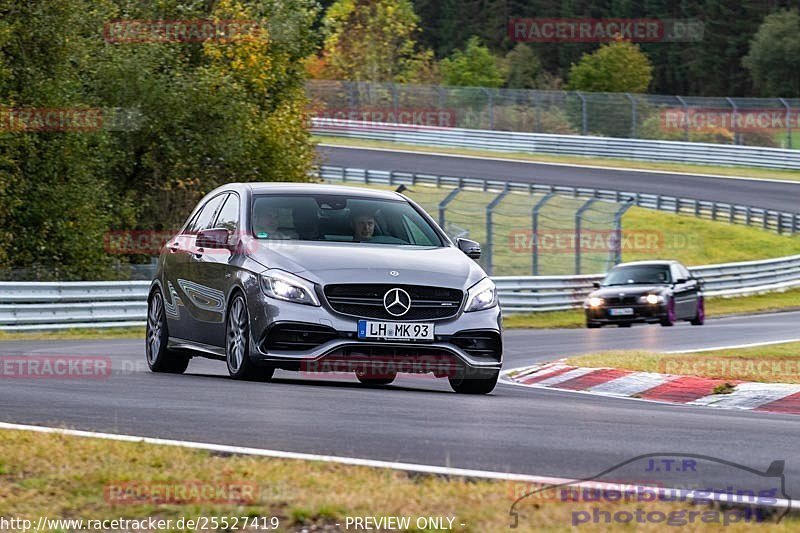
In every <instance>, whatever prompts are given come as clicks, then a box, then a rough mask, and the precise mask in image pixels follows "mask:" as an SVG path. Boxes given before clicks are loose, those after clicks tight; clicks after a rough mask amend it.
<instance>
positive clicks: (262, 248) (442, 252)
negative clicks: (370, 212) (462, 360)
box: [250, 240, 486, 289]
mask: <svg viewBox="0 0 800 533" xmlns="http://www.w3.org/2000/svg"><path fill="white" fill-rule="evenodd" d="M250 251H251V252H250V256H251V257H252V258H253V259H255V260H256V261H258V262H259V263H261V264H262V265H264V266H265V267H266V268H279V269H281V270H285V271H287V272H292V273H294V274H297V275H299V276H301V277H303V278H306V279H308V280H309V281H313V282H315V283H319V284H322V285H327V284H329V283H397V284H406V285H431V286H437V287H450V288H457V289H465V288H468V287H470V286H472V285H474V284H475V283H477V282H478V281H480V280H481V279H483V278H484V277H486V273H485V272H484V271H483V269H482V268H481V267H480V266H479V265H478V264H477V263H476V262H475V261H473V260H472V259H470V258H469V257H467V256H466V255H465V254H464V253H463V252H462V251H461V250H459V249H458V248H455V247H444V248H433V247H416V246H408V247H393V246H388V245H381V244H369V243H358V244H351V243H324V242H298V241H266V240H257V241H253V243H252V245H251V246H250ZM390 272H397V275H396V276H393V275H391V274H390Z"/></svg>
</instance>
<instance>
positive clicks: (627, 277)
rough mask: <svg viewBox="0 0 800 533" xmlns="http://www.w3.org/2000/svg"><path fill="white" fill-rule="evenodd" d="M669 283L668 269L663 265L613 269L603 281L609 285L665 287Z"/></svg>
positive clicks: (605, 284)
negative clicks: (652, 285) (653, 285)
mask: <svg viewBox="0 0 800 533" xmlns="http://www.w3.org/2000/svg"><path fill="white" fill-rule="evenodd" d="M668 283H670V275H669V267H667V266H663V265H636V266H626V267H620V268H615V269H613V270H612V271H611V272H609V274H608V276H606V279H605V280H603V285H604V286H610V285H642V284H647V285H650V284H655V285H665V284H668Z"/></svg>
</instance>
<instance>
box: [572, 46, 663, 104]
mask: <svg viewBox="0 0 800 533" xmlns="http://www.w3.org/2000/svg"><path fill="white" fill-rule="evenodd" d="M652 79H653V65H652V64H651V63H650V59H648V57H647V56H646V55H645V54H644V53H643V52H642V51H641V50H640V49H639V47H638V46H637V45H635V44H633V43H630V42H628V41H616V42H613V43H609V44H605V45H602V46H601V47H600V48H598V49H597V50H596V51H595V52H593V53H591V54H586V55H584V56H583V57H582V58H581V60H580V62H578V63H577V64H575V65H573V66H572V68H570V71H569V80H568V84H569V88H570V89H573V90H577V91H592V92H610V93H628V92H630V93H643V92H646V91H647V88H648V86H649V85H650V81H651V80H652Z"/></svg>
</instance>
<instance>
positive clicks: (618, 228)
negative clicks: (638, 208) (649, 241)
mask: <svg viewBox="0 0 800 533" xmlns="http://www.w3.org/2000/svg"><path fill="white" fill-rule="evenodd" d="M631 207H633V200H630V199H629V200H628V201H627V202H625V205H623V206H622V207H620V208H619V209H618V210H617V212H616V213H614V237H615V238H614V249H613V250H611V254H612V255H613V258H612V261H613V263H614V264H615V265H618V264H620V263H621V262H622V215H624V214H625V212H626V211H628V209H630V208H631Z"/></svg>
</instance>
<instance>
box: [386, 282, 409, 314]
mask: <svg viewBox="0 0 800 533" xmlns="http://www.w3.org/2000/svg"><path fill="white" fill-rule="evenodd" d="M383 307H385V308H386V312H387V313H389V314H390V315H392V316H403V315H404V314H406V313H408V310H409V309H411V296H409V295H408V293H407V292H406V291H404V290H403V289H397V288H395V289H389V290H388V291H386V294H384V295H383Z"/></svg>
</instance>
